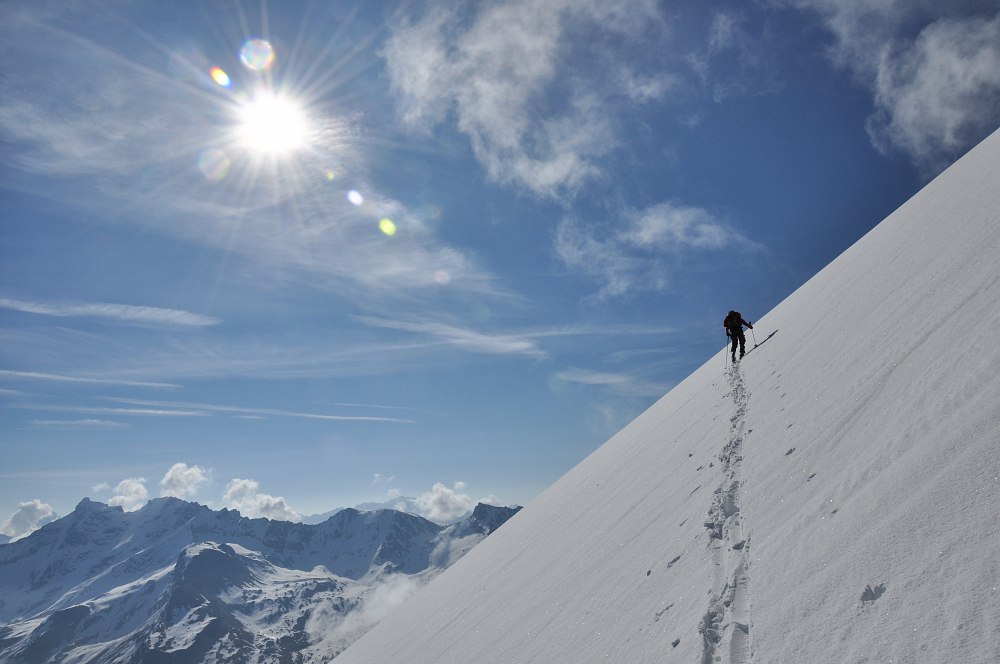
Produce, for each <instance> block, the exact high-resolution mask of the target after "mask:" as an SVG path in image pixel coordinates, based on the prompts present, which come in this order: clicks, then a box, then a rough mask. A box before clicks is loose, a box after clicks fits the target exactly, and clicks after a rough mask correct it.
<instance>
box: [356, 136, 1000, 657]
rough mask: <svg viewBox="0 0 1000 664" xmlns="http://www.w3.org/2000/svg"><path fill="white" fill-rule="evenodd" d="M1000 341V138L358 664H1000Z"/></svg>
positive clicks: (452, 574) (395, 618) (470, 561)
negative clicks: (739, 358) (743, 353)
mask: <svg viewBox="0 0 1000 664" xmlns="http://www.w3.org/2000/svg"><path fill="white" fill-rule="evenodd" d="M738 305H739V303H738V302H735V303H733V306H735V307H736V308H739V306H738ZM724 313H725V312H720V313H719V321H720V322H721V319H722V317H723V315H724ZM998 330H1000V132H998V133H995V134H994V135H992V136H991V137H990V138H988V139H987V140H986V141H984V142H983V143H982V144H980V145H979V146H978V147H977V148H975V149H974V150H972V151H971V152H970V153H969V154H967V155H966V156H965V157H963V158H962V159H961V160H960V161H959V162H957V163H956V164H955V165H953V166H952V167H951V168H950V169H948V170H947V171H946V172H945V173H943V174H942V175H941V176H939V177H938V178H937V179H936V180H934V181H933V182H932V183H930V184H929V185H928V186H927V187H925V188H924V189H923V190H922V191H921V192H920V193H918V194H917V195H916V196H914V197H913V198H912V199H911V200H910V201H908V202H907V203H906V204H904V205H903V206H902V207H900V208H899V209H898V210H897V211H896V212H894V213H893V214H892V215H890V216H889V217H888V218H887V219H886V220H884V221H883V222H882V223H881V224H879V225H878V226H877V227H876V228H875V229H873V230H872V231H871V232H870V233H868V234H867V235H866V236H865V237H864V238H862V239H861V240H860V241H858V242H857V243H856V244H855V245H854V246H852V247H851V248H850V249H848V250H847V251H846V252H844V254H842V255H841V256H840V257H838V258H837V259H836V260H835V261H833V262H832V263H831V264H830V265H829V266H828V267H827V268H825V269H824V270H823V271H821V272H820V273H819V274H817V275H816V276H815V277H814V278H813V279H811V280H810V281H808V282H807V283H806V284H805V285H803V286H802V287H801V288H800V289H798V290H797V291H796V292H795V293H793V294H792V295H791V296H789V297H788V298H787V299H786V300H785V301H784V302H782V303H781V304H780V305H779V306H777V307H776V308H775V309H774V310H773V311H771V312H770V313H769V314H767V315H766V316H765V317H763V318H761V319H760V320H759V321H755V330H754V331H755V334H756V339H757V341H759V342H760V344H759V346H756V347H753V348H752V349H751V351H750V352H749V353H748V354H747V356H746V357H745V358H744V359H743V360H742V361H741V362H740V363H739V364H737V365H736V366H735V367H734V366H730V367H729V368H728V369H727V368H726V364H725V363H726V358H725V356H724V355H723V352H724V351H723V352H720V353H719V354H718V355H716V356H715V357H713V358H712V359H711V360H710V361H709V362H708V363H706V364H705V365H704V366H703V367H701V368H700V369H699V370H697V371H696V372H694V373H693V374H692V375H691V376H690V377H689V378H688V379H686V380H685V381H684V382H683V383H681V384H680V385H678V386H677V387H676V388H675V389H673V390H672V391H671V392H670V393H668V394H667V395H666V396H665V397H663V398H662V399H661V400H660V401H659V402H657V403H656V404H655V405H653V406H652V407H651V408H650V409H649V410H648V411H646V412H645V413H644V414H642V415H641V416H640V417H638V418H637V419H636V420H635V421H634V422H632V423H631V424H630V425H628V426H627V427H626V428H625V429H623V430H622V431H621V432H620V433H618V434H617V435H615V436H614V437H613V438H612V439H611V440H609V441H608V442H607V443H606V444H605V445H603V446H602V447H600V448H599V449H598V450H596V451H595V452H594V453H593V454H592V455H591V456H589V457H588V458H587V459H585V460H584V461H583V462H582V463H580V464H579V465H578V466H577V467H575V468H574V469H573V470H571V471H570V472H569V473H568V474H566V475H565V476H564V477H563V478H562V479H560V480H559V481H558V482H557V483H556V484H555V485H553V486H552V487H551V488H550V489H549V490H548V491H546V492H545V493H544V494H542V495H541V496H540V497H539V498H537V499H536V500H535V501H534V502H532V503H531V504H530V505H529V506H528V507H526V508H525V509H524V510H522V511H521V512H520V513H519V514H518V515H517V516H516V517H514V518H513V519H511V520H510V521H509V522H508V523H507V524H506V525H505V526H504V527H503V528H502V529H501V530H500V531H498V532H497V533H496V534H495V535H493V536H491V537H490V538H489V539H487V540H486V541H484V542H483V543H482V544H480V545H479V546H477V547H476V548H475V549H474V550H473V551H471V552H470V553H469V554H468V555H467V556H465V557H464V558H463V559H462V560H461V561H459V562H458V563H457V564H456V565H455V566H454V567H452V568H450V569H448V570H447V571H446V572H445V573H443V574H442V575H441V576H439V577H438V578H437V579H436V580H435V581H434V582H433V583H431V584H430V585H429V586H427V587H426V588H424V589H423V590H421V591H420V592H419V593H417V594H416V595H415V596H414V597H413V598H412V599H411V600H410V601H409V602H407V603H406V604H405V605H404V606H402V607H401V608H400V610H399V611H397V612H396V613H394V614H393V615H391V616H389V617H388V618H387V619H386V620H385V621H383V622H382V623H380V624H379V625H378V627H376V628H375V629H374V630H372V631H371V632H369V633H368V634H367V635H365V636H364V637H363V638H361V639H360V640H359V641H357V642H356V643H354V645H352V646H351V647H350V648H349V649H348V650H347V651H346V652H345V653H344V654H342V655H341V656H340V657H339V658H338V659H337V664H382V663H384V662H407V664H422V663H427V664H431V663H433V664H467V663H468V662H476V663H477V664H510V663H512V662H522V663H528V662H538V663H545V664H559V663H567V664H580V663H586V662H603V661H611V662H658V663H661V664H664V663H668V662H684V663H688V664H690V663H692V662H701V663H703V664H709V663H711V662H723V663H730V664H745V663H747V662H824V663H835V662H845V663H846V662H850V663H852V664H853V663H857V662H948V663H950V664H965V663H977V664H981V663H986V662H998V661H1000V593H998V586H1000V519H998V514H1000V460H998V456H1000V455H998V452H1000V445H998V443H1000V440H998V439H1000V433H998V432H1000V380H998V379H997V376H998V375H1000V345H998V344H997V339H996V334H997V331H998ZM750 341H752V338H751V339H750Z"/></svg>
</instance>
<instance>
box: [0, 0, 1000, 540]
mask: <svg viewBox="0 0 1000 664" xmlns="http://www.w3.org/2000/svg"><path fill="white" fill-rule="evenodd" d="M940 4H941V3H932V2H903V1H900V2H888V3H886V2H874V1H867V0H853V1H851V2H839V1H838V2H835V1H833V0H760V1H759V2H712V3H702V2H669V3H657V2H651V1H646V0H634V1H628V2H620V3H610V4H609V3H606V2H598V1H596V0H593V1H592V0H573V1H570V0H545V1H543V0H517V1H506V2H505V1H496V2H456V3H431V2H427V3H410V2H407V3H391V2H386V3H372V2H367V3H362V2H319V1H314V2H281V3H278V2H271V3H267V2H261V3H257V2H253V3H244V4H240V3H233V2H224V1H222V0H217V1H213V2H198V3H195V2H172V3H154V2H145V1H135V2H100V3H97V2H79V3H63V2H34V3H7V4H5V5H4V6H3V7H2V8H0V37H2V39H3V43H4V45H5V46H4V52H5V57H4V58H3V61H2V62H0V77H2V78H0V80H2V83H3V90H4V94H3V95H2V97H0V141H2V143H0V146H2V147H0V150H2V157H3V158H2V160H0V219H2V234H0V258H2V262H0V277H2V278H0V334H2V335H3V343H2V344H0V405H2V408H0V427H2V434H0V520H2V519H5V518H6V516H5V515H8V514H10V515H14V516H13V517H12V520H11V521H9V522H7V523H4V524H3V527H4V529H5V530H6V532H7V534H17V532H21V531H23V529H24V528H26V527H29V526H30V524H31V523H35V522H37V521H38V520H39V519H42V518H44V517H45V516H46V515H48V514H50V513H51V511H54V512H56V513H59V514H65V513H67V512H68V511H70V510H72V508H73V506H74V505H75V504H76V503H77V502H78V501H79V499H80V498H82V497H83V496H90V497H91V498H93V499H95V500H101V501H104V502H111V503H112V504H120V505H122V506H123V507H125V508H126V509H134V508H136V507H137V506H139V505H141V504H142V502H143V501H144V500H145V499H146V498H153V497H157V496H160V495H176V496H178V497H182V498H186V499H190V500H196V501H198V502H202V503H206V504H209V505H211V506H214V507H223V506H230V507H236V508H239V509H240V510H241V511H243V512H244V513H245V514H248V515H252V516H258V515H260V516H272V517H286V518H294V517H295V516H296V515H306V514H312V513H317V512H323V511H326V510H329V509H331V508H333V507H337V506H344V505H353V504H357V503H361V502H366V501H375V502H381V501H391V500H394V499H395V498H396V497H397V496H410V497H415V498H416V499H417V500H416V502H415V503H414V505H415V508H414V509H417V511H421V512H422V513H425V514H428V515H433V516H435V517H442V518H443V517H446V516H448V515H450V514H453V513H457V512H459V511H461V510H463V509H466V508H468V507H469V506H470V505H471V504H474V502H475V501H476V500H479V499H488V500H493V501H496V502H499V503H504V504H512V503H525V502H528V501H530V500H531V498H532V497H534V496H535V495H537V494H538V493H539V492H541V491H542V490H544V489H545V488H546V487H547V486H548V485H549V484H551V483H552V482H553V481H554V480H556V479H557V478H558V477H559V476H561V475H562V474H563V473H564V472H566V471H567V470H568V469H569V468H571V467H572V466H573V465H575V464H576V463H577V462H578V461H579V460H580V459H582V458H583V457H584V456H585V455H587V454H588V453H589V452H590V451H592V450H593V449H594V448H596V447H597V446H598V445H600V444H601V443H602V442H604V441H605V440H606V439H607V438H608V437H609V436H610V435H612V434H613V433H614V432H615V431H617V430H618V429H619V428H620V427H621V426H623V425H624V424H626V423H628V421H630V420H631V419H632V418H633V417H635V416H636V415H637V414H638V413H640V412H641V411H642V410H644V409H645V408H646V407H648V406H649V405H650V404H651V403H652V402H653V401H655V400H656V399H657V398H658V397H659V396H661V395H662V394H664V393H665V392H666V391H668V390H669V389H670V388H671V387H672V386H673V385H675V384H676V383H677V382H679V381H680V380H682V379H683V378H684V377H685V376H686V375H687V374H688V373H690V372H691V371H692V370H693V369H694V368H696V367H697V366H699V365H700V364H702V363H703V362H704V361H705V360H706V359H708V358H709V357H710V356H711V355H712V354H713V353H715V352H717V351H718V350H719V349H720V348H721V347H722V345H723V344H724V342H725V337H724V335H723V333H722V329H721V320H722V317H723V316H724V314H725V312H726V311H728V310H729V309H730V308H737V309H739V310H740V311H741V312H743V314H744V317H745V318H747V319H749V320H756V319H757V318H758V317H760V316H761V315H763V314H764V313H766V312H767V311H768V310H769V309H770V308H772V307H773V306H774V305H776V304H777V303H778V302H780V301H781V300H782V299H783V298H784V297H785V296H787V295H788V294H789V293H790V292H792V291H793V290H794V289H795V288H796V287H798V286H799V285H801V284H802V283H803V282H804V281H805V280H806V279H808V278H809V277H810V276H812V275H813V274H814V273H815V272H816V271H818V270H819V269H821V268H822V267H823V266H824V265H826V264H827V263H828V262H829V261H830V260H831V259H832V258H834V257H835V256H836V255H837V254H839V253H840V252H841V251H843V250H844V249H845V248H846V247H847V246H849V245H850V244H851V243H853V242H854V241H855V240H856V239H858V238H859V237H860V236H861V235H863V234H864V233H865V232H866V231H867V230H868V229H870V228H871V227H872V226H874V225H875V224H876V223H878V222H879V221H880V220H881V219H883V218H884V217H885V216H886V215H887V214H889V213H890V212H892V210H894V209H895V208H896V207H898V206H899V205H900V204H901V203H903V202H904V201H905V200H906V199H907V198H909V197H910V196H911V195H912V194H914V193H915V192H916V191H917V190H919V189H920V188H921V187H922V186H923V185H924V184H925V183H926V182H927V181H928V180H929V179H930V178H932V177H933V176H934V175H935V174H937V173H938V172H940V170H941V169H943V168H944V167H946V166H947V165H948V164H950V163H951V162H952V161H954V159H956V158H957V157H958V156H960V155H961V154H963V153H964V152H965V151H966V150H968V149H969V148H970V147H972V146H973V145H974V144H975V143H977V142H978V141H979V140H981V139H982V138H984V137H985V136H986V135H988V134H989V133H990V132H991V131H992V130H994V129H995V128H996V127H997V125H998V123H1000V2H996V1H992V2H978V1H971V0H970V1H968V2H966V1H960V2H951V3H947V5H948V6H947V7H945V8H942V7H940V6H938V5H940ZM817 331H818V332H821V331H822V322H821V321H817ZM816 352H823V346H822V340H821V337H819V336H818V338H817V344H816ZM24 524H28V525H24Z"/></svg>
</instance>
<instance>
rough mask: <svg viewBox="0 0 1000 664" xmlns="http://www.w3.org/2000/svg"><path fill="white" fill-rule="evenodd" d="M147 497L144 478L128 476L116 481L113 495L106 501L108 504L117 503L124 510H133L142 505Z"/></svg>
mask: <svg viewBox="0 0 1000 664" xmlns="http://www.w3.org/2000/svg"><path fill="white" fill-rule="evenodd" d="M148 499H149V492H148V491H147V490H146V478H145V477H130V478H128V479H124V480H122V481H121V482H119V483H118V485H117V486H116V487H115V489H114V496H112V497H111V500H109V501H108V505H117V506H119V507H121V508H122V509H123V510H125V511H126V512H134V511H136V510H137V509H140V508H141V507H143V506H144V505H145V504H146V501H147V500H148Z"/></svg>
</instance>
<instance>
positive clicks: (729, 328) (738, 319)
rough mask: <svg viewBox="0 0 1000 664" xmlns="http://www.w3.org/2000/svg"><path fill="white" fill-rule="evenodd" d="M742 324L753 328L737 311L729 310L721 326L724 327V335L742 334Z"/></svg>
mask: <svg viewBox="0 0 1000 664" xmlns="http://www.w3.org/2000/svg"><path fill="white" fill-rule="evenodd" d="M744 325H746V326H747V327H749V328H750V329H751V330H752V329H753V325H751V324H750V323H748V322H747V321H745V320H743V315H742V314H741V313H740V312H738V311H730V312H729V315H728V316H726V317H725V319H723V321H722V326H723V327H724V328H726V336H729V335H731V334H734V333H735V334H742V333H743V326H744Z"/></svg>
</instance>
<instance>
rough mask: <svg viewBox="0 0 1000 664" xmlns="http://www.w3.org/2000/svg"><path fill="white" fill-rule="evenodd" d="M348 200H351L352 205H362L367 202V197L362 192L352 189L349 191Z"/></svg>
mask: <svg viewBox="0 0 1000 664" xmlns="http://www.w3.org/2000/svg"><path fill="white" fill-rule="evenodd" d="M347 200H349V201H350V202H351V204H352V205H356V206H360V205H361V204H362V203H364V202H365V197H364V196H362V195H361V192H358V191H355V190H354V189H351V190H350V191H349V192H347Z"/></svg>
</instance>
